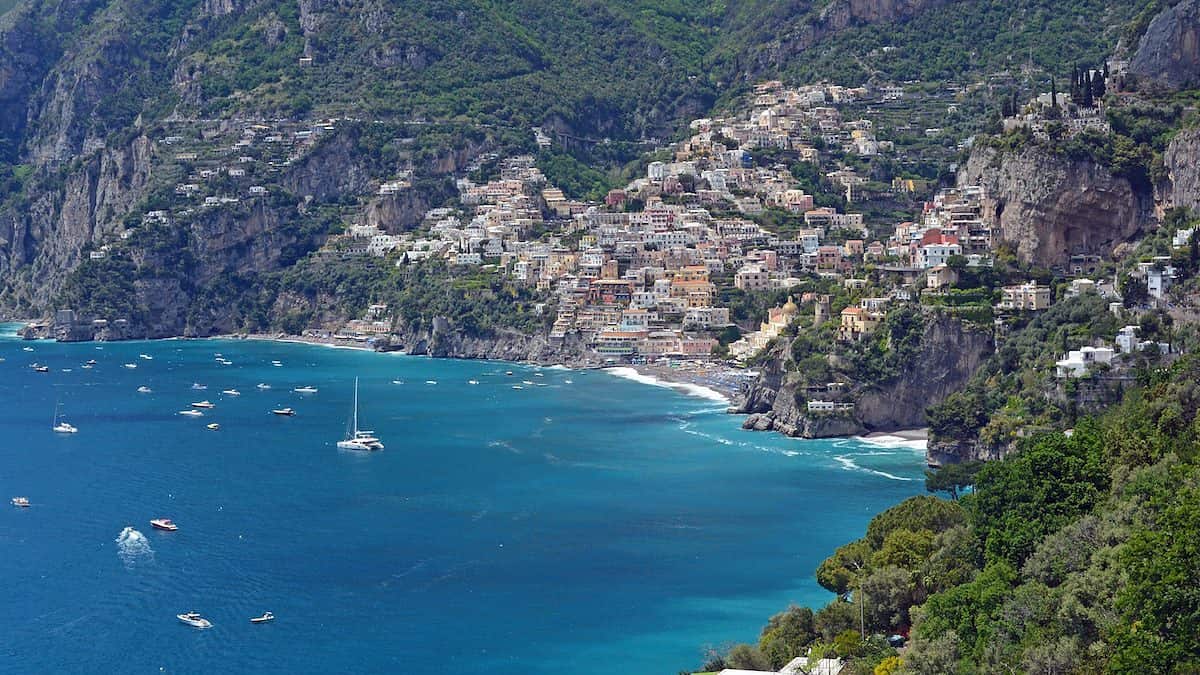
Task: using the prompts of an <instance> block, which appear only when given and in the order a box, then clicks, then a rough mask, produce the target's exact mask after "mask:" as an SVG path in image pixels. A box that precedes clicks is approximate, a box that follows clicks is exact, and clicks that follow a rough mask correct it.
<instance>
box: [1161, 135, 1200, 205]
mask: <svg viewBox="0 0 1200 675" xmlns="http://www.w3.org/2000/svg"><path fill="white" fill-rule="evenodd" d="M1163 167H1164V168H1165V169H1166V171H1167V181H1166V183H1165V184H1164V185H1162V186H1160V189H1161V190H1162V191H1163V193H1162V195H1161V202H1162V206H1163V207H1165V208H1170V207H1174V206H1183V207H1189V208H1193V209H1196V208H1200V129H1196V128H1188V129H1184V130H1182V131H1180V132H1179V133H1178V134H1176V135H1175V137H1174V138H1173V139H1171V142H1170V144H1169V145H1167V149H1166V151H1165V152H1163Z"/></svg>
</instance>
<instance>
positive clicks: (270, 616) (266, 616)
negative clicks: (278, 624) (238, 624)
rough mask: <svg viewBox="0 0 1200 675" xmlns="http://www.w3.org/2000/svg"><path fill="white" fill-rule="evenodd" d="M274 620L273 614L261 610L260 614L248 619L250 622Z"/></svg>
mask: <svg viewBox="0 0 1200 675" xmlns="http://www.w3.org/2000/svg"><path fill="white" fill-rule="evenodd" d="M274 620H275V615H274V614H272V613H270V612H263V615H262V616H256V617H252V618H251V619H250V623H267V622H268V621H274Z"/></svg>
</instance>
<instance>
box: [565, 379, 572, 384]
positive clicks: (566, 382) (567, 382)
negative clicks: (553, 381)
mask: <svg viewBox="0 0 1200 675" xmlns="http://www.w3.org/2000/svg"><path fill="white" fill-rule="evenodd" d="M573 382H574V380H563V383H564V384H571V383H573Z"/></svg>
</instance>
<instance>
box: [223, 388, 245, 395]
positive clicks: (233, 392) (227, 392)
mask: <svg viewBox="0 0 1200 675" xmlns="http://www.w3.org/2000/svg"><path fill="white" fill-rule="evenodd" d="M221 393H222V394H225V395H226V396H241V395H242V392H240V391H238V390H237V389H226V390H224V391H222V392H221Z"/></svg>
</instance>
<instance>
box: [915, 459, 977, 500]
mask: <svg viewBox="0 0 1200 675" xmlns="http://www.w3.org/2000/svg"><path fill="white" fill-rule="evenodd" d="M982 467H983V462H962V463H959V464H946V465H944V466H941V467H938V468H937V469H936V470H934V471H926V472H925V489H926V490H927V491H929V492H947V493H949V494H950V498H951V499H954V500H957V499H958V494H959V492H960V491H962V490H965V489H966V488H969V487H971V486H972V485H974V484H975V474H977V473H979V469H980V468H982Z"/></svg>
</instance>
